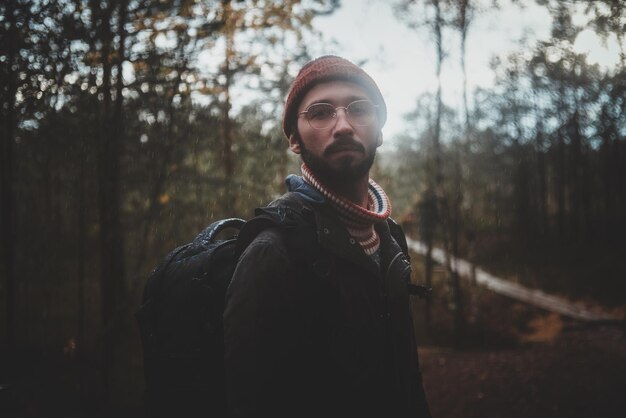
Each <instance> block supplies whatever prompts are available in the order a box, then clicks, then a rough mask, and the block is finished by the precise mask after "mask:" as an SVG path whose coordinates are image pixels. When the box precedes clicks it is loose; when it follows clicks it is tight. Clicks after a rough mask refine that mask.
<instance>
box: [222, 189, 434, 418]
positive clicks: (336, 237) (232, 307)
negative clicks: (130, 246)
mask: <svg viewBox="0 0 626 418" xmlns="http://www.w3.org/2000/svg"><path fill="white" fill-rule="evenodd" d="M295 183H297V184H294V181H293V179H292V181H291V190H295V191H296V194H297V198H296V199H294V195H293V194H291V195H289V196H287V197H284V198H282V199H278V200H277V201H275V202H274V203H273V204H272V205H270V206H282V205H286V204H285V202H288V203H289V205H291V207H292V208H293V209H295V212H297V213H299V214H300V215H298V216H302V217H304V218H306V220H307V223H305V224H306V225H309V224H310V226H307V227H303V228H299V229H298V228H296V229H291V230H290V229H289V228H285V229H282V228H281V229H270V230H266V231H264V232H262V233H261V234H260V235H259V236H258V237H257V238H256V239H255V240H254V241H252V243H251V244H250V245H249V246H248V247H247V249H246V250H245V252H244V253H243V254H242V256H241V258H240V261H239V264H238V266H237V268H236V270H235V273H234V275H233V280H232V282H231V284H230V287H229V289H228V291H227V294H226V309H225V312H224V344H225V367H226V379H227V392H228V402H229V409H230V413H231V415H232V416H234V417H265V416H267V417H290V418H291V417H308V416H310V417H335V416H336V417H360V418H361V417H370V416H371V417H378V418H383V417H384V418H387V417H429V416H430V413H429V410H428V405H427V403H426V398H425V395H424V390H423V388H422V381H421V375H420V371H419V363H418V358H417V350H416V345H415V338H414V332H413V323H412V319H411V314H410V307H409V296H408V293H407V284H408V281H409V278H410V263H409V261H408V260H407V257H406V256H405V255H404V254H403V252H402V251H401V249H400V247H399V245H398V244H397V243H396V242H395V240H394V239H393V238H392V235H391V233H390V230H389V226H388V224H387V223H384V222H383V223H380V224H377V225H376V230H377V232H378V233H379V235H380V237H381V246H380V267H379V266H378V265H377V264H376V263H375V262H374V261H373V259H372V258H371V257H369V256H367V255H366V254H365V252H364V251H363V250H362V248H361V247H360V245H359V244H358V243H357V242H355V241H354V240H353V239H351V237H350V236H349V234H348V232H347V231H346V229H345V227H344V226H343V225H342V224H341V223H340V222H339V220H338V219H337V217H336V215H335V213H334V212H333V210H332V209H331V208H330V207H329V206H328V204H327V203H325V202H324V201H323V198H321V195H319V194H316V193H315V191H314V190H311V189H307V186H306V185H303V184H302V182H298V181H295ZM302 188H304V189H305V190H302ZM299 189H300V190H299ZM294 201H296V202H297V203H296V204H295V208H294V204H293V202H294ZM281 213H282V212H281ZM283 215H284V213H283ZM286 217H287V218H288V217H289V214H287V216H286ZM300 224H302V222H300ZM392 227H394V225H392ZM398 228H399V227H398Z"/></svg>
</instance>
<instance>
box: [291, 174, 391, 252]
mask: <svg viewBox="0 0 626 418" xmlns="http://www.w3.org/2000/svg"><path fill="white" fill-rule="evenodd" d="M301 169H302V177H303V178H304V180H305V181H306V182H307V183H309V184H310V185H311V186H313V187H314V188H315V189H317V190H318V191H319V192H320V193H322V194H323V195H324V197H325V198H326V199H327V200H328V201H329V202H330V204H331V206H332V207H333V208H334V209H335V210H336V211H337V214H338V216H339V219H340V220H341V222H342V223H343V224H344V225H345V226H346V229H347V230H348V232H349V233H350V235H351V236H352V237H353V238H354V239H355V240H356V241H358V243H359V244H361V247H363V250H364V251H365V253H366V254H367V255H372V254H374V253H375V252H376V251H377V250H378V247H379V246H380V237H379V236H378V234H377V233H376V230H375V229H374V224H375V223H377V222H384V221H386V220H387V218H388V217H389V214H390V213H391V203H390V202H389V198H388V197H387V195H386V194H385V191H384V190H383V189H382V187H380V186H379V185H378V184H376V183H375V182H374V180H372V179H369V186H368V190H367V199H368V203H367V209H366V208H363V207H361V206H359V205H356V204H354V203H352V202H350V201H349V200H348V199H346V198H344V197H342V196H340V195H338V194H335V193H333V192H332V191H331V190H330V189H328V188H327V187H326V186H324V185H323V184H322V183H321V182H320V181H319V180H318V179H317V178H316V177H315V176H314V175H313V173H312V172H311V170H310V169H309V167H307V166H306V164H302V167H301Z"/></svg>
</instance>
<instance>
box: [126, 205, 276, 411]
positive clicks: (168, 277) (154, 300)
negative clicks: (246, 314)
mask: <svg viewBox="0 0 626 418" xmlns="http://www.w3.org/2000/svg"><path fill="white" fill-rule="evenodd" d="M281 225H282V224H281V223H280V222H277V221H275V220H273V219H272V218H271V217H269V216H260V217H256V218H253V219H252V220H251V221H248V222H246V221H244V220H242V219H237V218H231V219H224V220H221V221H217V222H214V223H212V224H211V225H209V226H208V227H207V228H205V229H204V230H203V231H202V232H200V234H198V236H197V237H196V238H195V239H194V240H193V241H192V242H191V243H189V244H186V245H183V246H181V247H178V248H176V249H175V250H174V251H172V252H171V253H170V254H169V255H167V257H165V259H164V260H163V261H162V262H161V264H160V265H159V266H158V267H157V268H156V269H155V270H154V271H153V272H152V274H151V275H150V277H149V278H148V281H147V283H146V286H145V288H144V293H143V301H142V305H141V307H140V308H139V310H138V311H137V313H136V314H135V316H136V318H137V321H138V323H139V328H140V333H141V340H142V346H143V362H144V375H145V381H146V394H145V396H146V398H145V406H146V414H147V416H148V417H165V416H167V417H172V416H184V417H194V416H203V417H208V416H210V417H223V416H226V393H225V388H224V362H223V358H224V330H223V322H222V314H223V312H224V295H225V293H226V289H227V288H228V285H229V283H230V280H231V277H232V275H233V272H234V270H235V267H236V265H237V259H238V258H239V255H240V254H241V252H242V251H243V250H244V249H245V247H246V246H247V245H248V244H249V243H250V242H251V241H252V240H253V239H254V237H255V236H256V235H257V234H258V233H259V232H260V231H261V230H263V229H265V228H270V227H272V226H276V227H281ZM228 228H234V229H235V230H237V231H238V233H239V234H238V236H233V237H230V238H227V239H217V236H218V234H219V233H220V232H222V231H224V230H226V229H228Z"/></svg>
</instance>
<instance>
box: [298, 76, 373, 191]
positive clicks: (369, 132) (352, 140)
mask: <svg viewBox="0 0 626 418" xmlns="http://www.w3.org/2000/svg"><path fill="white" fill-rule="evenodd" d="M363 99H369V100H371V99H370V97H369V96H368V95H367V92H366V91H365V89H363V88H362V87H361V86H359V85H358V84H355V83H351V82H347V81H331V82H327V83H322V84H318V85H317V86H315V87H313V88H312V89H311V90H310V91H309V92H308V93H307V94H306V96H304V98H303V99H302V102H301V103H300V106H299V108H298V114H299V113H300V112H302V111H304V110H306V109H307V108H309V106H311V105H312V104H315V103H330V104H332V105H333V106H335V107H337V106H339V107H341V106H347V105H349V104H350V103H352V102H354V101H356V100H363ZM296 126H297V133H295V134H293V135H292V136H291V137H290V138H289V148H290V149H291V150H292V151H293V152H295V153H296V154H300V155H301V157H302V160H303V161H304V162H305V163H306V165H307V166H308V167H309V168H310V169H311V171H313V173H314V174H315V175H316V176H317V177H319V178H320V180H321V181H322V182H324V183H326V184H333V183H335V182H338V181H340V182H345V181H348V182H351V181H356V180H359V179H361V178H363V177H364V176H367V175H368V173H369V169H370V167H371V166H372V163H373V162H374V156H375V155H376V148H377V147H378V146H379V145H380V144H381V143H382V141H381V140H380V139H381V138H382V137H381V136H380V128H379V123H378V121H377V120H376V121H375V123H373V124H371V125H369V126H358V125H354V124H351V123H350V121H349V120H348V119H347V117H346V113H345V111H344V110H341V109H340V110H337V118H336V123H334V124H333V125H331V126H330V127H328V128H325V129H314V128H312V127H311V125H310V124H309V122H308V121H307V119H306V117H305V115H299V117H298V121H297V125H296Z"/></svg>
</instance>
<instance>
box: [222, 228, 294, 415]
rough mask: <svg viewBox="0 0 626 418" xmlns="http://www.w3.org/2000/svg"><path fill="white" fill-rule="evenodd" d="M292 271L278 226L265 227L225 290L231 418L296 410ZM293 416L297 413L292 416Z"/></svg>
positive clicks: (226, 355)
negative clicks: (293, 403) (273, 227)
mask: <svg viewBox="0 0 626 418" xmlns="http://www.w3.org/2000/svg"><path fill="white" fill-rule="evenodd" d="M293 274H294V272H293V268H292V265H291V262H290V261H289V258H288V256H287V251H286V249H285V245H284V244H283V243H282V241H281V239H280V236H279V234H278V232H277V231H271V230H270V231H264V232H263V233H261V234H260V235H259V236H258V237H257V238H256V239H255V240H254V241H253V242H252V243H251V244H250V245H249V246H248V248H247V249H246V251H244V253H243V254H242V256H241V258H240V261H239V263H238V265H237V267H236V269H235V272H234V274H233V278H232V281H231V284H230V286H229V288H228V291H227V293H226V307H225V311H224V354H225V359H224V360H225V363H224V364H225V372H226V388H227V397H228V405H229V413H230V416H232V417H237V418H239V417H262V416H273V417H283V416H288V415H290V414H289V412H290V410H291V412H292V413H293V410H292V406H291V405H290V404H289V402H294V400H295V396H294V395H295V394H294V393H291V392H293V391H295V388H294V387H293V386H294V384H293V382H294V380H293V377H294V376H291V374H292V373H297V367H295V364H296V362H295V360H294V358H293V357H294V353H295V352H297V347H295V345H294V341H293V338H290V330H293V329H294V327H295V326H296V324H295V323H294V322H295V318H294V315H292V313H293V307H292V303H293V301H292V300H293V298H292V297H291V293H292V292H291V290H290V288H289V284H290V282H291V280H290V278H291V277H292V275H293ZM292 416H293V415H292Z"/></svg>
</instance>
